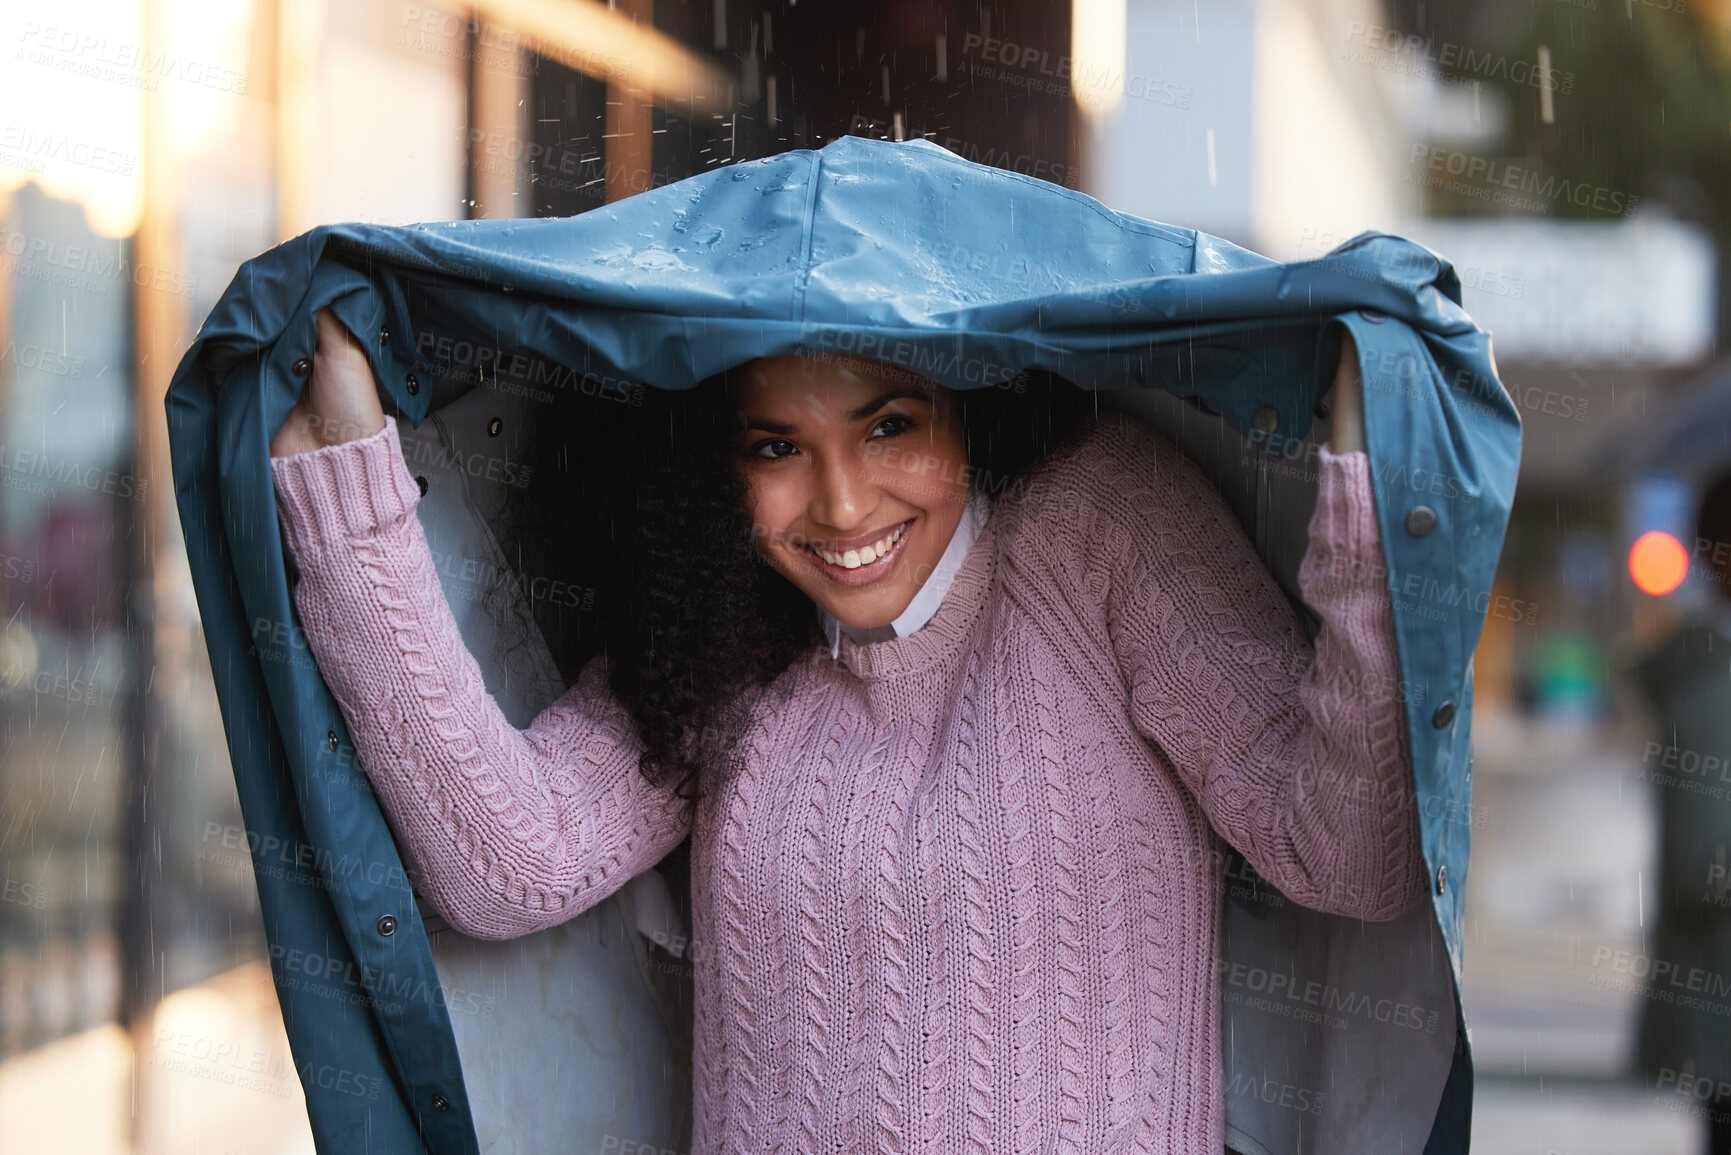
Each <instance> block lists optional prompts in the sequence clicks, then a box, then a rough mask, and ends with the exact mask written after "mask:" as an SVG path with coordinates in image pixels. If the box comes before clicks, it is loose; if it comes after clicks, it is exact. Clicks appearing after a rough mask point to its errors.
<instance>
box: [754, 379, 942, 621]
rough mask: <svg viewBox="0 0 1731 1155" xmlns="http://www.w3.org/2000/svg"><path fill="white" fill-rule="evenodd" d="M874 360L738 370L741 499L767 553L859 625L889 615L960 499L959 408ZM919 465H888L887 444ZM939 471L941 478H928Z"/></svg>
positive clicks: (819, 599) (930, 565)
mask: <svg viewBox="0 0 1731 1155" xmlns="http://www.w3.org/2000/svg"><path fill="white" fill-rule="evenodd" d="M887 369H888V367H887V366H886V367H882V368H877V367H874V365H873V363H871V362H857V361H856V362H848V361H814V360H810V359H807V358H802V357H769V358H764V359H762V360H759V361H754V362H752V363H751V364H750V365H749V366H747V368H746V371H745V373H744V375H743V376H744V381H743V383H742V385H741V386H740V389H739V391H738V398H737V400H738V403H739V405H740V408H741V409H742V410H743V412H744V414H745V426H746V428H745V431H744V432H745V453H744V458H743V460H744V470H745V479H746V501H747V506H748V508H749V510H750V512H751V517H752V521H753V524H754V527H755V529H756V530H757V532H758V543H759V544H758V548H759V549H760V550H761V551H762V553H763V555H764V558H765V560H767V561H768V562H769V564H770V565H772V566H774V567H775V568H776V570H777V571H778V572H779V573H780V574H781V575H782V576H783V577H785V578H786V579H787V580H788V581H790V582H792V583H793V584H794V585H795V586H796V587H798V589H799V590H800V592H802V593H804V594H805V595H806V596H807V597H809V598H810V599H811V600H812V601H813V602H815V603H816V604H817V605H818V607H819V608H820V609H822V610H824V611H825V612H827V613H829V614H830V615H832V616H833V617H835V618H836V619H837V620H838V621H840V622H842V623H843V624H845V625H848V626H852V627H854V628H855V629H873V628H877V627H881V626H886V625H889V624H890V623H891V622H893V621H894V620H895V619H896V618H897V617H898V616H899V615H900V614H901V613H902V611H904V610H906V609H907V608H908V603H909V602H911V601H913V599H914V595H915V594H916V593H918V592H919V589H920V586H921V585H922V584H923V583H924V581H925V579H926V577H928V576H929V575H930V574H931V573H932V572H933V571H934V570H935V569H936V568H937V565H938V560H939V559H940V558H941V557H942V556H943V554H944V550H945V549H946V548H947V547H948V545H949V543H950V538H951V537H952V536H954V534H955V532H956V527H957V526H958V525H959V524H960V523H961V520H962V511H963V509H964V508H965V506H966V505H967V500H968V493H969V485H968V469H967V465H968V453H967V444H966V437H965V435H964V432H963V428H962V412H961V405H960V404H959V403H958V402H957V400H956V397H955V394H954V393H952V392H951V391H950V390H948V389H945V388H943V387H942V386H939V385H937V384H935V383H933V382H926V383H925V385H924V387H920V386H919V385H917V384H914V383H904V379H903V378H902V376H901V375H900V374H892V373H890V372H888V371H887ZM891 444H894V445H896V447H897V448H899V449H908V450H912V451H913V452H914V453H917V454H918V455H919V457H920V458H923V459H924V460H923V464H922V465H921V466H920V467H918V468H916V469H914V470H907V469H902V468H895V467H892V466H891V465H890V464H889V462H888V461H887V460H886V455H885V453H884V449H885V447H886V446H888V445H891ZM934 472H935V473H936V474H937V475H938V476H939V477H940V478H945V479H948V484H941V485H937V486H934V485H932V484H931V483H930V482H929V481H928V480H927V479H928V478H929V477H931V476H932V474H933V473H934Z"/></svg>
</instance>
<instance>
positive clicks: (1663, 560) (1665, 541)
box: [1629, 529, 1689, 597]
mask: <svg viewBox="0 0 1731 1155" xmlns="http://www.w3.org/2000/svg"><path fill="white" fill-rule="evenodd" d="M1688 572H1689V552H1688V551H1687V550H1685V549H1684V548H1683V543H1682V542H1680V541H1678V540H1677V539H1676V538H1674V537H1672V536H1671V535H1670V534H1668V533H1664V532H1662V531H1660V530H1656V529H1654V530H1648V531H1647V532H1646V533H1644V534H1642V535H1641V536H1640V537H1638V538H1636V539H1635V544H1634V545H1633V546H1632V547H1630V549H1629V576H1630V577H1631V578H1633V579H1634V581H1635V586H1636V588H1637V589H1639V590H1640V591H1641V592H1642V593H1646V594H1652V595H1653V596H1654V597H1660V596H1662V595H1664V594H1668V593H1670V592H1671V591H1672V590H1674V589H1676V588H1677V587H1678V586H1680V585H1682V584H1683V578H1684V576H1685V575H1686V574H1688Z"/></svg>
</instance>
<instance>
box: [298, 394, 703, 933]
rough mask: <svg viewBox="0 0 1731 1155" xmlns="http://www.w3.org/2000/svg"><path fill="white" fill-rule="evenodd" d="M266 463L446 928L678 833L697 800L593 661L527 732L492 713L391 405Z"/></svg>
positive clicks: (326, 655)
mask: <svg viewBox="0 0 1731 1155" xmlns="http://www.w3.org/2000/svg"><path fill="white" fill-rule="evenodd" d="M271 471H272V474H273V476H274V482H275V488H276V496H277V508H278V510H279V513H280V515H281V519H282V525H283V531H284V537H285V539H286V542H287V545H288V549H289V552H290V554H291V556H292V557H293V559H294V562H295V565H296V567H297V568H298V569H299V571H300V580H299V582H298V584H297V585H296V587H295V591H294V603H295V608H296V610H297V611H298V613H299V615H300V619H301V624H302V627H303V628H304V630H305V631H306V637H307V645H308V648H309V649H310V650H311V651H312V655H313V657H314V658H315V659H316V660H317V662H318V666H319V670H320V672H321V673H322V674H323V675H324V678H325V681H326V684H327V685H329V686H330V689H331V692H332V694H333V695H334V696H335V698H336V700H337V705H338V707H339V709H340V710H341V712H342V715H343V719H344V721H345V722H346V723H347V724H348V728H349V733H350V735H351V736H352V737H353V739H354V742H355V749H356V753H357V755H358V757H359V760H360V763H361V766H362V768H363V769H364V770H365V771H366V774H367V777H368V778H369V780H370V781H371V782H372V784H373V788H374V791H375V793H376V794H377V795H378V798H379V802H380V805H381V806H383V808H384V811H385V815H386V817H387V818H388V819H389V821H390V823H391V826H392V829H393V830H394V831H395V832H396V835H397V842H398V845H399V846H400V847H401V848H402V851H403V854H404V857H405V859H407V864H408V866H409V869H410V870H411V871H412V872H413V873H414V877H415V880H416V882H417V884H418V888H419V889H421V890H422V891H423V892H424V893H425V894H426V895H427V897H428V898H429V899H430V900H431V901H432V903H433V905H434V907H435V909H437V910H438V912H439V913H440V914H441V915H442V916H444V918H445V919H446V920H447V921H449V922H450V923H451V925H452V926H454V927H456V928H457V929H458V930H460V931H462V932H463V933H464V934H467V935H470V936H473V937H476V938H485V939H505V938H514V937H516V936H518V935H523V934H528V933H530V932H532V931H535V930H539V929H542V928H544V927H548V926H552V925H554V924H556V923H560V922H563V921H565V920H567V919H570V918H573V917H575V916H576V915H577V914H579V913H581V912H582V911H584V910H586V909H588V908H589V907H591V906H593V905H595V904H596V903H598V902H600V901H601V900H602V899H604V898H606V897H607V896H608V895H609V894H611V893H613V892H614V891H616V890H618V889H619V888H620V887H621V886H622V885H624V883H625V882H626V881H627V880H628V879H630V878H631V877H632V876H633V875H634V874H637V873H638V872H640V871H642V870H644V869H646V868H648V867H650V866H652V865H654V864H655V863H656V862H657V861H659V860H660V859H661V857H662V856H663V855H665V854H666V853H667V852H668V851H669V850H671V849H672V848H673V847H674V846H676V845H677V844H678V843H679V842H680V840H681V839H683V838H684V837H685V835H686V833H687V831H688V830H689V828H690V803H689V802H688V801H687V800H685V799H683V798H680V797H678V796H677V795H676V794H675V793H674V791H673V790H672V789H671V788H667V787H659V786H655V785H652V784H651V783H649V782H648V781H647V780H646V779H645V778H644V777H643V775H642V774H641V773H640V772H639V770H638V756H639V754H640V752H641V750H642V745H641V741H640V739H639V738H638V736H637V733H636V729H635V727H634V726H633V725H632V723H631V719H630V717H629V715H628V714H627V713H626V712H625V710H624V708H623V707H622V706H621V705H620V704H619V703H618V702H617V701H616V700H615V699H614V698H613V697H612V696H611V694H610V693H609V692H608V689H607V685H606V679H605V676H604V672H603V667H602V665H601V664H600V662H599V661H594V662H591V663H590V664H589V665H588V666H587V667H585V669H584V670H583V673H582V676H581V677H580V678H579V679H578V681H577V684H576V685H575V686H573V687H571V688H570V689H569V690H568V691H567V692H566V693H565V694H564V695H563V696H562V697H560V698H559V699H558V700H557V701H556V702H554V703H553V704H552V705H550V706H548V707H547V709H546V710H544V711H542V713H541V714H540V715H539V716H538V717H536V718H535V720H534V721H533V722H532V723H531V724H530V726H529V728H528V729H527V730H518V729H517V728H516V727H514V726H512V725H511V724H510V722H509V721H508V720H507V719H506V718H505V716H504V714H503V713H502V712H501V711H500V709H499V707H498V704H497V703H496V702H495V701H494V700H493V697H492V695H491V694H489V693H488V692H487V690H486V688H485V686H484V685H483V683H482V677H481V670H480V667H479V665H478V664H477V663H476V661H475V659H474V657H473V655H471V654H470V653H469V651H468V650H467V649H466V648H465V647H464V645H463V640H462V637H461V635H460V634H459V633H458V630H457V623H456V620H455V618H454V617H453V615H452V613H451V609H450V606H449V604H448V603H447V602H446V600H445V596H444V593H443V591H442V590H441V588H440V585H439V581H438V575H437V573H436V572H435V570H434V565H433V558H432V553H431V550H430V549H429V547H428V543H427V538H426V535H425V533H424V532H423V530H422V528H421V523H420V519H419V518H418V517H417V516H416V515H415V509H416V506H417V504H418V502H419V500H420V492H419V489H418V487H417V485H416V483H415V480H414V479H413V478H412V477H411V476H410V475H409V471H408V466H407V463H405V462H404V460H403V456H402V452H401V449H400V447H399V442H398V437H397V431H396V419H395V418H394V417H389V416H387V417H386V418H385V428H384V429H382V430H380V431H379V432H377V433H375V434H373V435H372V436H370V437H365V438H360V439H357V440H354V441H349V442H345V443H342V444H340V445H332V446H327V447H325V448H322V449H316V450H310V451H308V452H305V453H298V454H294V455H292V456H288V457H276V458H272V459H271Z"/></svg>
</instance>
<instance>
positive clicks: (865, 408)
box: [745, 388, 932, 434]
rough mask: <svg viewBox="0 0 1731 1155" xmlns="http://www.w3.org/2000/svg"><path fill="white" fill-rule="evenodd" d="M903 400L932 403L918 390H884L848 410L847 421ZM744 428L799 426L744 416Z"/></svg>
mask: <svg viewBox="0 0 1731 1155" xmlns="http://www.w3.org/2000/svg"><path fill="white" fill-rule="evenodd" d="M904 398H908V399H912V400H914V401H924V402H925V403H926V404H928V405H929V404H931V403H932V395H931V394H930V393H925V392H921V391H920V390H918V389H906V388H898V389H886V390H884V391H883V392H882V393H879V394H878V395H877V396H876V397H873V398H872V399H871V400H870V401H867V402H866V403H865V404H864V405H861V406H859V407H857V408H855V409H850V410H848V414H847V418H848V420H849V421H863V420H865V419H866V418H867V417H870V416H871V415H872V414H873V413H876V412H877V411H878V410H879V409H882V408H883V407H884V406H885V405H888V404H889V403H890V402H891V401H900V400H902V399H904ZM745 427H746V428H747V429H761V430H763V431H764V432H765V433H782V434H788V433H798V432H799V426H797V425H790V424H788V423H787V422H785V421H776V420H775V419H773V418H770V417H752V416H750V415H747V416H746V419H745Z"/></svg>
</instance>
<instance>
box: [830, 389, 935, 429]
mask: <svg viewBox="0 0 1731 1155" xmlns="http://www.w3.org/2000/svg"><path fill="white" fill-rule="evenodd" d="M903 398H908V399H911V400H914V401H924V402H925V403H926V404H928V405H929V404H931V403H932V395H931V394H930V393H926V392H922V391H921V390H918V389H908V388H906V387H902V388H897V389H886V390H884V391H883V392H882V393H879V394H878V395H877V396H876V397H873V398H872V399H871V400H870V401H867V402H866V403H865V404H864V405H861V406H860V407H859V408H857V409H853V410H850V411H849V412H848V415H847V416H848V420H849V421H861V420H864V419H865V418H867V417H870V416H871V415H872V414H873V413H876V412H877V411H878V410H879V409H882V408H883V407H884V406H885V405H888V404H889V403H890V402H891V401H900V400H902V399H903Z"/></svg>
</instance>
